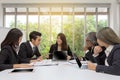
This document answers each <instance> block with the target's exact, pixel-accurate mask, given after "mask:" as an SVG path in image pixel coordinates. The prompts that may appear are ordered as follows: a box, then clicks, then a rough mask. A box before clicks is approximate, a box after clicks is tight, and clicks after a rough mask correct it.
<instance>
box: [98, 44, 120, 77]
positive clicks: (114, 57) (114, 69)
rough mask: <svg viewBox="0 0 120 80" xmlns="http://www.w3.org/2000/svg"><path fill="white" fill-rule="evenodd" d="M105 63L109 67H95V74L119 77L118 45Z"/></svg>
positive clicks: (119, 48)
mask: <svg viewBox="0 0 120 80" xmlns="http://www.w3.org/2000/svg"><path fill="white" fill-rule="evenodd" d="M105 58H106V57H105ZM107 62H108V64H109V66H104V65H97V67H96V72H104V73H108V74H113V75H120V44H119V45H115V46H114V47H113V49H112V51H111V52H110V54H109V56H108V57H107Z"/></svg>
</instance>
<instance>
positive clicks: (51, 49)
mask: <svg viewBox="0 0 120 80" xmlns="http://www.w3.org/2000/svg"><path fill="white" fill-rule="evenodd" d="M57 50H58V46H57V44H53V45H51V47H50V50H49V58H50V59H52V58H53V53H54V51H57ZM67 53H68V55H69V56H71V58H73V55H72V51H71V50H70V47H69V46H68V50H67Z"/></svg>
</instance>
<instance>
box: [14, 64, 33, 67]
mask: <svg viewBox="0 0 120 80" xmlns="http://www.w3.org/2000/svg"><path fill="white" fill-rule="evenodd" d="M30 67H32V65H30V64H14V65H13V68H30Z"/></svg>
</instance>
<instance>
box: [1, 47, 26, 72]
mask: <svg viewBox="0 0 120 80" xmlns="http://www.w3.org/2000/svg"><path fill="white" fill-rule="evenodd" d="M19 63H28V61H24V60H20V58H19V56H18V55H17V53H16V52H15V50H14V49H13V48H12V47H11V46H10V45H6V46H4V47H3V48H2V49H1V52H0V70H4V69H11V68H13V64H19Z"/></svg>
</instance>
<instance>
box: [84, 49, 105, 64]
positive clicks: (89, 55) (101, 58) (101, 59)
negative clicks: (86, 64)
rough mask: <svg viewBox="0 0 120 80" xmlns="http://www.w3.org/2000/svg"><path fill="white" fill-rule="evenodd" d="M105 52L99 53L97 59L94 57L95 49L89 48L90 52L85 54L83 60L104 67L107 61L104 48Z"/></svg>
mask: <svg viewBox="0 0 120 80" xmlns="http://www.w3.org/2000/svg"><path fill="white" fill-rule="evenodd" d="M102 49H103V51H102V52H101V53H99V55H98V56H97V57H94V56H93V53H94V48H89V51H88V52H87V53H85V56H84V57H83V59H87V60H89V61H91V62H93V63H97V64H100V65H104V61H105V55H104V54H105V52H104V51H105V48H104V47H102Z"/></svg>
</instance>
